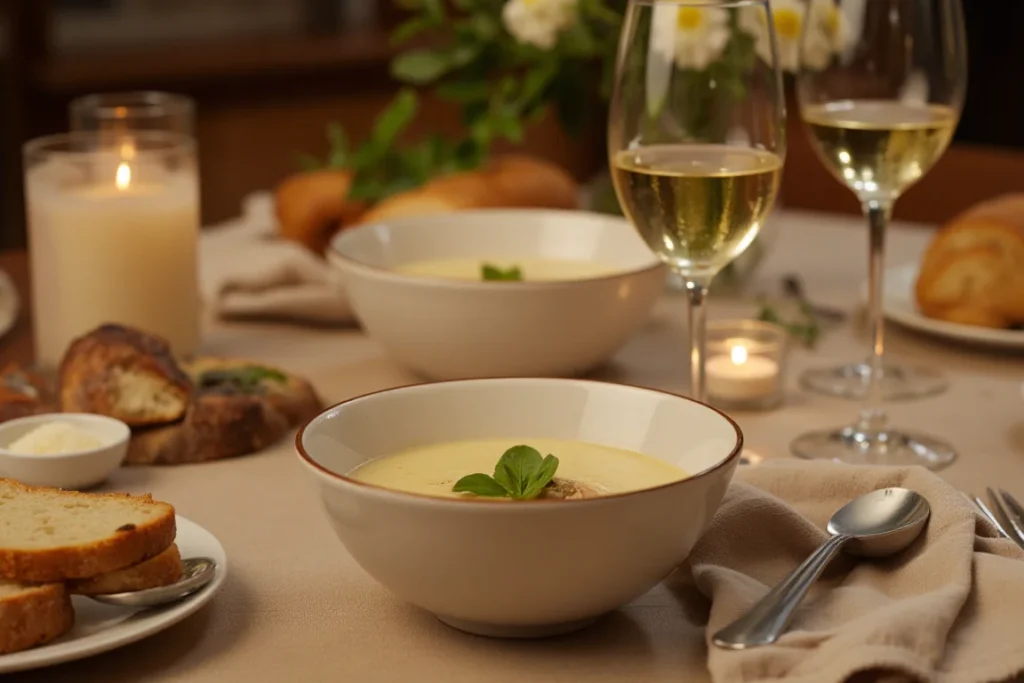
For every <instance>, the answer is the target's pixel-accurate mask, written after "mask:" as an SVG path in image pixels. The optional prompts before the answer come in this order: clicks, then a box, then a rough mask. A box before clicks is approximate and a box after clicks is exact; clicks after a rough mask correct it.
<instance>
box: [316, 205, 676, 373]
mask: <svg viewBox="0 0 1024 683" xmlns="http://www.w3.org/2000/svg"><path fill="white" fill-rule="evenodd" d="M496 213H514V214H524V215H528V214H533V215H537V214H556V215H561V216H566V215H574V216H579V215H580V214H582V215H584V216H587V217H597V218H601V219H606V220H609V221H615V222H619V221H621V222H623V223H626V224H627V225H630V223H629V221H628V220H627V219H626V218H625V217H623V216H614V215H611V214H604V213H599V212H597V211H582V210H576V209H531V208H520V207H509V208H490V209H487V208H484V209H472V210H466V211H454V212H449V213H435V214H425V215H422V216H403V217H398V218H394V219H385V220H381V221H374V222H372V223H363V224H360V225H353V226H352V227H351V228H345V229H344V230H341V231H339V232H338V234H337V235H335V236H334V237H333V238H332V239H331V241H330V243H329V245H328V247H327V251H326V252H325V256H326V258H327V261H328V263H331V262H335V265H338V266H339V267H342V268H351V269H353V270H358V271H363V272H365V273H369V274H372V275H375V276H377V277H380V278H382V279H384V280H390V281H392V282H403V281H405V282H407V281H412V282H415V283H416V284H418V285H423V286H429V287H434V288H437V289H465V288H467V287H474V288H475V287H481V286H482V287H486V288H488V289H503V290H506V291H507V290H516V289H529V290H545V289H554V288H558V287H565V286H567V285H573V284H576V283H580V284H582V283H587V282H603V281H608V280H615V279H619V278H624V277H634V276H638V275H643V274H645V273H648V272H653V271H656V270H662V269H664V268H665V263H664V262H663V261H661V260H659V259H658V257H657V255H656V254H655V253H654V252H651V254H650V255H651V263H650V264H649V265H646V266H640V267H637V268H629V269H622V270H616V271H615V272H614V273H609V274H607V275H595V276H592V277H575V278H572V279H570V280H516V281H514V282H513V281H507V280H504V281H503V280H456V279H448V278H439V277H431V276H429V275H410V274H408V273H400V272H398V271H396V270H393V269H391V268H383V267H381V266H373V265H370V264H368V263H365V262H363V261H359V260H357V259H355V258H352V257H351V256H347V255H345V254H344V253H342V252H341V250H340V249H338V247H337V243H338V242H339V241H340V240H344V239H345V237H346V236H347V235H351V234H353V233H356V232H360V231H369V230H373V229H375V228H379V227H380V226H387V225H389V224H395V223H408V222H413V221H427V222H439V221H441V220H444V219H445V218H448V219H451V218H452V216H454V215H458V216H459V218H460V219H465V218H472V217H474V216H486V215H487V214H496ZM483 229H487V228H483ZM630 229H633V228H632V226H631V225H630ZM570 260H584V259H570ZM337 261H340V263H337ZM494 379H496V378H494Z"/></svg>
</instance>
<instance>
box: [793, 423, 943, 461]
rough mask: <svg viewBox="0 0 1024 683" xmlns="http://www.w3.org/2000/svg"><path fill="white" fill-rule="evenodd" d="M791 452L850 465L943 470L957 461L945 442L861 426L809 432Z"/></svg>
mask: <svg viewBox="0 0 1024 683" xmlns="http://www.w3.org/2000/svg"><path fill="white" fill-rule="evenodd" d="M790 450H791V451H792V452H793V455H795V456H797V457H798V458H804V459H805V460H832V461H835V462H844V463H848V464H851V465H921V466H923V467H926V468H928V469H930V470H937V469H941V468H943V467H945V466H947V465H949V464H950V463H952V462H953V461H954V460H955V459H956V451H954V450H953V447H952V446H950V445H949V444H947V443H946V442H945V441H942V440H940V439H937V438H935V437H932V436H928V435H927V434H918V433H916V432H905V431H903V430H898V429H889V428H884V429H880V430H869V429H864V428H863V427H861V426H859V425H855V426H852V427H844V428H842V429H835V430H826V431H820V432H810V433H808V434H803V435H802V436H799V437H797V439H796V440H795V441H793V443H792V444H790Z"/></svg>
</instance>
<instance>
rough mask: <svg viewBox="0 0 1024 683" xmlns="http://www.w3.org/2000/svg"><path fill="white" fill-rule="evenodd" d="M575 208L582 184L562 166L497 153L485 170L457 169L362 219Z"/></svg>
mask: <svg viewBox="0 0 1024 683" xmlns="http://www.w3.org/2000/svg"><path fill="white" fill-rule="evenodd" d="M515 207H522V208H527V207H529V208H547V209H575V208H578V207H579V188H578V187H577V185H576V181H574V180H573V178H572V176H570V175H569V174H568V173H566V172H565V171H564V170H563V169H562V168H560V167H558V166H557V165H555V164H552V163H550V162H548V161H544V160H542V159H536V158H533V157H529V156H526V155H521V154H515V155H506V156H501V157H496V158H495V159H493V160H491V161H489V162H488V163H486V164H485V165H484V166H483V167H482V168H480V169H478V170H475V171H466V172H464V173H454V174H452V175H447V176H443V177H441V178H437V179H436V180H432V181H430V182H429V183H427V184H426V185H423V186H422V187H419V188H416V189H415V190H410V191H409V192H403V193H401V194H397V195H394V196H393V197H389V198H387V199H385V200H383V201H381V202H380V203H379V204H377V205H376V206H374V207H373V208H371V209H370V210H369V211H367V212H366V213H365V214H363V216H362V217H361V218H360V219H359V222H360V223H371V222H374V221H380V220H384V219H387V218H396V217H401V216H417V215H426V214H431V213H445V212H449V211H460V210H465V209H487V208H515Z"/></svg>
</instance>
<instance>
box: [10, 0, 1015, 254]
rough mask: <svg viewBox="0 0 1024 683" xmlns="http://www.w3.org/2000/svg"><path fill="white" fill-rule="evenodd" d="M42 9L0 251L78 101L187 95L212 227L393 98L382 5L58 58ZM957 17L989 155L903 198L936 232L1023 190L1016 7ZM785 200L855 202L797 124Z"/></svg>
mask: <svg viewBox="0 0 1024 683" xmlns="http://www.w3.org/2000/svg"><path fill="white" fill-rule="evenodd" d="M53 1H54V0H0V12H2V14H0V25H2V26H3V27H6V29H7V30H6V36H7V39H8V40H7V41H6V43H5V45H6V49H5V51H4V52H3V54H2V58H0V83H2V87H3V93H4V97H3V98H2V99H0V248H4V247H16V246H20V245H22V244H23V240H24V230H23V209H22V202H21V191H22V190H21V159H20V147H21V144H22V142H23V141H24V140H27V139H30V138H32V137H36V136H38V135H43V134H47V133H52V132H58V131H61V130H64V129H65V128H66V111H67V104H68V102H69V100H70V99H71V98H73V97H75V96H77V95H81V94H85V93H89V92H98V91H112V90H129V89H159V90H170V91H175V92H183V93H186V94H188V95H190V96H192V97H194V98H195V99H196V100H197V102H198V123H197V136H198V142H199V149H200V155H201V159H200V165H201V173H202V182H203V206H202V208H203V219H204V221H205V222H207V223H210V222H216V221H220V220H223V219H225V218H229V217H231V216H233V215H236V214H237V212H238V207H239V200H240V199H241V198H242V197H243V196H244V195H245V194H247V193H248V192H251V191H253V190H256V189H262V188H272V187H273V186H274V185H275V183H277V182H278V181H279V180H280V179H281V178H282V177H284V176H285V175H287V174H288V173H290V172H293V171H294V170H295V169H296V166H295V159H296V157H297V155H298V153H300V152H312V153H322V152H323V151H324V148H325V139H324V130H325V127H326V125H327V123H328V122H330V121H339V122H340V123H342V124H343V125H344V126H345V128H346V129H347V130H349V131H350V132H351V134H352V136H353V137H355V138H358V137H360V136H361V135H363V134H365V132H366V131H367V130H368V129H369V126H370V124H371V122H372V120H373V118H374V116H375V115H376V113H377V112H378V111H379V110H380V108H381V107H382V106H383V105H384V104H385V103H386V102H387V101H388V100H389V99H390V97H391V96H392V94H393V92H394V89H395V85H394V83H393V82H392V81H391V80H390V79H389V77H388V75H387V62H388V60H389V59H390V57H391V55H392V54H393V49H392V48H391V47H390V45H389V42H388V38H387V34H388V31H389V28H390V26H392V25H393V24H394V23H395V22H396V21H398V20H400V14H399V12H398V11H397V10H393V9H390V5H389V3H387V2H384V3H383V5H382V7H383V13H382V18H381V22H380V23H378V24H377V25H376V26H375V27H374V28H372V29H368V30H367V29H364V30H360V31H358V32H347V33H346V32H345V31H344V30H343V29H338V30H334V29H329V28H328V29H324V28H323V27H322V26H320V27H318V28H316V27H315V28H316V30H314V29H310V30H309V31H305V32H303V33H297V34H295V35H278V36H272V37H257V38H252V39H232V40H230V41H214V42H206V43H200V44H195V45H191V44H190V45H181V46H172V47H156V48H152V49H134V50H131V51H125V50H124V49H123V48H122V49H118V50H116V51H115V50H92V51H87V52H77V53H68V52H57V51H55V50H54V49H53V46H52V44H51V43H52V41H51V40H50V37H49V35H50V30H51V24H52V21H53V15H52V10H53V5H52V3H53ZM295 1H296V2H303V3H305V4H308V5H309V6H310V7H309V9H310V13H311V16H320V15H317V13H316V12H317V11H318V9H317V8H321V9H322V7H327V6H328V5H330V3H331V2H333V3H335V5H336V3H337V0H330V1H329V2H328V0H295ZM356 1H362V0H356ZM321 6H322V7H321ZM332 6H334V5H332ZM966 8H967V10H968V27H969V30H970V31H971V45H972V48H973V49H972V71H971V75H972V79H973V80H972V88H971V93H972V97H971V100H970V101H969V103H968V107H967V111H966V112H965V118H964V123H963V125H962V126H961V138H967V139H969V140H971V139H973V140H975V141H977V140H981V141H983V142H988V143H990V144H987V145H986V144H977V143H974V142H964V141H961V142H958V144H957V145H956V146H955V147H954V148H953V149H952V150H951V151H950V152H949V153H948V154H947V155H946V156H945V157H944V158H943V159H942V161H941V162H940V163H939V165H938V166H937V167H936V168H935V169H934V170H933V171H932V172H931V173H930V174H929V175H928V176H927V177H926V179H925V180H924V181H923V182H921V183H920V184H919V185H918V186H917V187H915V188H913V189H912V190H911V191H910V192H909V193H908V194H907V195H906V197H904V198H903V199H902V200H901V202H900V203H899V205H898V210H897V215H898V216H899V217H902V218H906V219H911V220H921V221H932V222H934V221H942V220H944V219H946V218H948V217H949V216H951V215H952V214H953V213H955V212H956V211H959V210H961V209H962V208H964V207H966V206H968V205H970V204H971V203H973V202H976V201H978V200H980V199H983V198H986V197H989V196H992V195H994V194H997V193H1000V192H1004V191H1010V190H1024V153H1022V152H1021V151H1020V150H1019V149H1016V148H1014V147H1013V145H1021V144H1024V132H1022V131H1024V125H1022V123H1021V122H1022V121H1024V105H1022V97H1024V96H1022V94H1021V93H1020V90H1021V89H1020V88H1019V85H1018V84H1017V83H1016V76H1012V75H1013V74H1014V73H1019V69H1017V68H1016V67H1015V65H1016V66H1024V41H1021V40H1019V39H1018V38H1017V37H1016V36H1014V35H1013V33H1012V30H1013V27H1014V26H1020V25H1021V23H1022V22H1024V2H1020V0H985V2H979V1H978V0H973V1H969V2H967V3H966ZM984 8H988V9H984ZM321 15H322V12H321ZM1014 112H1016V113H1014ZM451 114H452V111H451V110H450V109H448V108H446V106H445V105H443V104H442V103H437V102H428V103H427V105H426V107H425V109H424V111H423V113H422V115H421V116H420V117H419V119H418V121H417V124H416V128H417V130H416V131H414V133H419V132H425V131H428V130H429V131H441V132H443V131H446V130H448V131H450V130H452V127H453V126H454V125H457V121H456V119H455V117H453V116H452V115H451ZM602 139H603V134H602V132H601V130H600V129H599V127H595V130H594V131H591V133H590V134H588V135H585V136H583V137H582V138H581V139H579V140H570V139H567V138H566V137H565V136H564V135H563V134H561V132H560V131H559V130H558V129H557V127H556V126H554V125H553V124H551V123H550V122H546V123H541V124H540V125H538V126H535V127H534V129H532V130H531V131H530V134H529V136H528V140H527V149H529V150H531V151H533V152H536V153H539V154H542V155H544V156H546V157H549V158H551V159H553V160H555V161H558V162H560V163H562V164H564V165H565V166H567V167H568V168H569V169H571V171H572V172H573V173H574V174H575V175H576V176H577V177H579V178H581V179H582V178H586V177H589V176H590V175H591V174H593V173H594V172H595V171H597V170H599V169H600V168H601V167H602V166H603V165H604V163H605V157H604V150H603V143H602ZM993 142H999V143H1002V146H994V145H992V144H991V143H993ZM783 202H784V204H785V205H786V206H787V207H796V208H810V209H821V210H829V211H856V210H857V206H856V203H855V201H854V200H853V197H852V195H851V194H850V193H849V192H848V191H847V190H846V189H844V188H843V187H841V186H840V185H839V184H838V183H837V182H836V181H834V180H833V179H832V178H831V177H830V176H829V175H828V174H827V173H826V172H825V171H824V169H823V168H822V166H821V165H820V163H819V162H818V161H817V159H815V158H814V157H813V154H812V152H811V150H810V148H809V145H808V142H807V140H806V137H805V135H804V134H803V131H802V130H801V129H800V124H799V123H798V122H796V121H795V120H794V121H792V129H791V131H790V150H789V156H788V159H787V166H786V176H785V181H784V186H783Z"/></svg>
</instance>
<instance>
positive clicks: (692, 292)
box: [686, 278, 710, 401]
mask: <svg viewBox="0 0 1024 683" xmlns="http://www.w3.org/2000/svg"><path fill="white" fill-rule="evenodd" d="M709 284H710V283H709V282H707V281H704V280H693V279H690V278H687V279H686V295H687V298H688V301H689V306H688V307H687V316H688V318H689V322H690V396H691V397H692V398H694V399H696V400H698V401H707V387H706V386H705V381H704V347H705V342H706V340H707V296H708V285H709Z"/></svg>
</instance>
